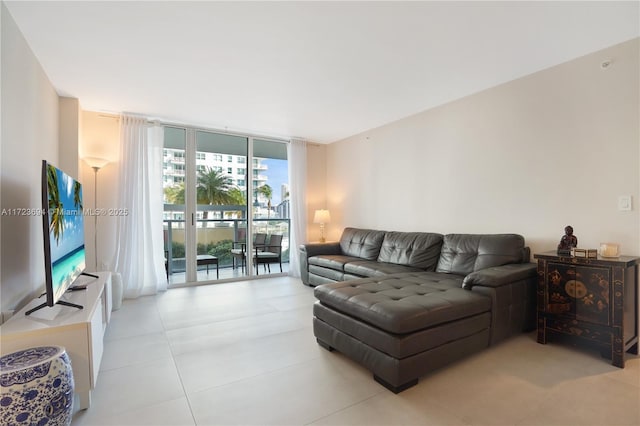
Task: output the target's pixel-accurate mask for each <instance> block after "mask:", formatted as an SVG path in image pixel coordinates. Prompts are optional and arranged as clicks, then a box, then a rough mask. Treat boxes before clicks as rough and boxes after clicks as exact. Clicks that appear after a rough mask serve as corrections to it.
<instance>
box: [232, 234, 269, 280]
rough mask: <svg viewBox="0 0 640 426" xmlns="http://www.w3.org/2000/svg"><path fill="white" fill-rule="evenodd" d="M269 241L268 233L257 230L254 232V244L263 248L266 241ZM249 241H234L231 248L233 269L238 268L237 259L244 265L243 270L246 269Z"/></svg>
mask: <svg viewBox="0 0 640 426" xmlns="http://www.w3.org/2000/svg"><path fill="white" fill-rule="evenodd" d="M266 241H267V234H264V233H261V232H257V233H255V234H253V246H254V247H258V246H259V247H260V250H262V249H263V248H264V246H265V242H266ZM246 252H247V243H246V242H244V241H234V242H233V247H232V248H231V257H232V262H233V269H236V266H237V265H238V263H236V260H239V261H240V265H242V270H243V271H244V268H245V263H246V259H247V253H246Z"/></svg>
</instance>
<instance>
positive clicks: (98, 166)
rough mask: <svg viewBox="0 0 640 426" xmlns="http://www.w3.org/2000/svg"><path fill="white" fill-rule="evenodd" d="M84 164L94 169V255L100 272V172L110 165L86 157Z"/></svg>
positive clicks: (98, 159)
mask: <svg viewBox="0 0 640 426" xmlns="http://www.w3.org/2000/svg"><path fill="white" fill-rule="evenodd" d="M84 162H85V163H87V164H88V165H89V166H90V167H91V168H92V169H93V254H94V258H95V268H96V272H97V271H98V170H100V169H101V168H103V167H104V166H106V165H107V164H109V160H107V159H104V158H98V157H85V158H84Z"/></svg>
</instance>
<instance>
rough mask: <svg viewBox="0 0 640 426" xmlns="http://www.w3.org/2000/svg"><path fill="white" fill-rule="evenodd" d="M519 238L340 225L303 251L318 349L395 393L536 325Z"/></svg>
mask: <svg viewBox="0 0 640 426" xmlns="http://www.w3.org/2000/svg"><path fill="white" fill-rule="evenodd" d="M529 257H530V253H529V248H528V247H526V246H525V244H524V238H523V237H522V236H520V235H516V234H448V235H441V234H438V233H425V232H386V231H379V230H370V229H357V228H346V229H345V230H344V232H343V234H342V237H341V238H340V241H339V242H337V243H328V244H306V245H302V246H300V272H301V275H302V280H303V282H304V283H305V284H306V285H311V286H316V288H315V290H314V294H315V296H316V298H317V299H318V301H317V302H316V304H315V305H314V319H313V327H314V334H315V336H316V339H317V341H318V343H319V344H320V345H321V346H323V347H325V348H326V349H328V350H333V349H337V350H338V351H340V352H342V353H344V354H345V355H347V356H348V357H350V358H352V359H354V360H355V361H357V362H359V363H361V364H362V365H364V366H365V367H367V368H368V369H369V370H371V371H372V372H373V374H374V379H375V380H377V381H378V382H379V383H381V384H383V385H384V386H386V387H387V388H388V389H390V390H392V391H393V392H396V393H397V392H400V391H402V390H404V389H407V388H408V387H411V386H413V385H414V384H416V383H417V382H418V378H419V377H420V376H422V375H424V374H425V373H427V372H429V371H432V370H434V369H437V368H440V367H442V366H444V365H447V364H449V363H451V362H454V361H456V360H458V359H460V358H462V357H465V356H468V355H470V354H472V353H475V352H478V351H481V350H483V349H484V348H486V347H487V346H490V345H493V344H496V343H498V342H500V341H502V340H504V339H506V338H507V337H509V336H512V335H514V334H517V333H521V332H523V331H527V330H532V329H533V328H534V327H535V311H536V305H535V304H536V297H535V296H536V282H537V273H536V266H535V264H533V263H530V262H529Z"/></svg>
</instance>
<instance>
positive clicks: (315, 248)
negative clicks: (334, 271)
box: [298, 243, 342, 285]
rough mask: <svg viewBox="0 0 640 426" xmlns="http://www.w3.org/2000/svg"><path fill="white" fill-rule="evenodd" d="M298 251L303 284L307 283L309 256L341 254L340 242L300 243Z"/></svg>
mask: <svg viewBox="0 0 640 426" xmlns="http://www.w3.org/2000/svg"><path fill="white" fill-rule="evenodd" d="M298 251H299V253H300V259H299V262H300V278H301V279H302V282H303V283H304V284H305V285H311V284H310V283H309V258H310V257H313V256H318V255H321V254H341V253H342V252H341V250H340V243H312V244H302V245H300V247H299V248H298Z"/></svg>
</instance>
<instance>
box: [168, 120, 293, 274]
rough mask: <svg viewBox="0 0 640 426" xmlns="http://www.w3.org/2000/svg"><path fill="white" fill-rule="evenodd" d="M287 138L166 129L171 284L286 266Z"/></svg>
mask: <svg viewBox="0 0 640 426" xmlns="http://www.w3.org/2000/svg"><path fill="white" fill-rule="evenodd" d="M286 154H287V150H286V145H285V143H283V142H281V141H270V140H266V139H257V138H253V137H250V136H245V135H231V134H225V133H220V132H214V131H208V130H201V129H192V128H188V127H184V128H182V127H173V126H167V127H166V128H165V152H164V159H165V163H164V177H163V179H164V181H163V183H164V196H165V209H164V219H165V227H164V228H165V229H164V232H165V238H164V241H165V257H166V267H167V275H168V278H169V284H170V285H178V284H185V283H195V282H205V281H216V280H227V279H242V278H246V277H248V276H254V275H263V274H269V273H271V274H279V273H281V272H283V273H284V272H287V271H288V253H289V251H288V244H289V191H288V183H289V181H288V172H287V170H288V167H287V166H288V165H287V156H286Z"/></svg>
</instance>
